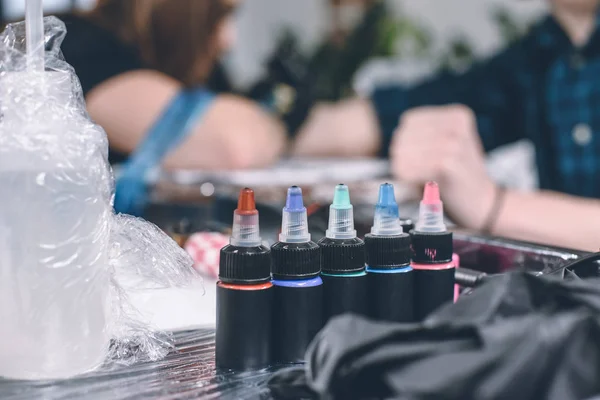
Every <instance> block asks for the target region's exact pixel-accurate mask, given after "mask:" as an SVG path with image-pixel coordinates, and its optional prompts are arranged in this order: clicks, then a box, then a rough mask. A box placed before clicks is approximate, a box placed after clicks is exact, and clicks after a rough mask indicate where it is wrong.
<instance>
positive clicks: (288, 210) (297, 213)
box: [279, 186, 310, 243]
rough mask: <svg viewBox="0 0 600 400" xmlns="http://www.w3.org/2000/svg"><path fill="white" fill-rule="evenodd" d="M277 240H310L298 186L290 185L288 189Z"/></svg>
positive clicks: (296, 241)
mask: <svg viewBox="0 0 600 400" xmlns="http://www.w3.org/2000/svg"><path fill="white" fill-rule="evenodd" d="M279 241H280V242H283V243H307V242H310V233H309V231H308V217H307V215H306V208H305V207H304V200H303V198H302V189H300V188H299V187H298V186H292V187H290V188H289V189H288V192H287V199H286V202H285V207H284V208H283V217H282V221H281V233H280V234H279Z"/></svg>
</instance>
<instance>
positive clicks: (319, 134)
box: [292, 98, 381, 157]
mask: <svg viewBox="0 0 600 400" xmlns="http://www.w3.org/2000/svg"><path fill="white" fill-rule="evenodd" d="M380 146H381V138H380V131H379V125H378V123H377V117H376V115H375V111H374V109H373V106H372V104H371V102H370V101H369V100H366V99H358V98H357V99H352V100H347V101H344V102H341V103H339V104H336V105H328V104H319V105H317V106H316V107H315V108H314V109H313V110H312V112H311V114H310V116H309V118H308V120H307V122H306V123H305V124H304V125H303V127H302V128H301V129H300V132H299V133H298V135H297V136H296V140H295V141H294V143H293V146H292V154H293V155H296V156H303V157H307V156H308V157H361V156H374V155H376V154H377V153H378V151H379V148H380Z"/></svg>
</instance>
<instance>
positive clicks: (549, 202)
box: [493, 191, 600, 251]
mask: <svg viewBox="0 0 600 400" xmlns="http://www.w3.org/2000/svg"><path fill="white" fill-rule="evenodd" d="M599 221H600V201H598V200H591V199H584V198H580V197H574V196H569V195H565V194H560V193H556V192H533V193H525V192H517V191H509V192H507V194H506V198H505V200H504V205H503V207H502V209H501V211H500V213H499V215H498V220H497V222H496V224H495V227H494V229H493V233H494V234H496V235H499V236H506V237H511V238H515V239H521V240H527V241H533V242H538V243H544V244H550V245H555V246H561V247H567V248H573V249H579V250H587V251H598V250H599V249H600V223H599Z"/></svg>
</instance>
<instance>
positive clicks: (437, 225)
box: [415, 182, 447, 233]
mask: <svg viewBox="0 0 600 400" xmlns="http://www.w3.org/2000/svg"><path fill="white" fill-rule="evenodd" d="M446 230H447V229H446V225H445V224H444V204H443V203H442V200H441V198H440V188H439V186H438V184H437V183H436V182H427V184H426V185H425V190H424V191H423V200H421V204H420V206H419V221H417V225H416V226H415V231H417V232H425V233H441V232H446Z"/></svg>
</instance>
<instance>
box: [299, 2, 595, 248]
mask: <svg viewBox="0 0 600 400" xmlns="http://www.w3.org/2000/svg"><path fill="white" fill-rule="evenodd" d="M548 1H549V4H550V7H551V15H550V16H548V17H547V18H545V19H544V20H542V21H541V22H540V23H539V24H537V26H535V27H534V28H533V29H532V30H531V31H530V32H529V34H528V35H527V36H526V37H525V38H523V39H522V40H520V41H519V42H517V43H516V44H514V45H513V46H511V47H510V48H508V49H507V50H505V51H503V52H502V53H500V54H499V55H497V56H495V57H493V58H492V59H490V60H488V61H486V62H484V63H482V64H480V65H478V66H476V67H474V68H472V69H471V70H470V71H468V72H467V73H465V74H463V75H460V76H454V77H447V76H446V77H440V78H433V79H432V80H430V81H427V82H425V83H422V84H420V85H417V86H415V87H412V88H402V87H384V88H379V89H378V90H376V91H375V92H374V94H373V95H372V97H371V98H370V99H355V100H350V101H346V102H344V103H341V104H338V105H321V106H318V107H316V108H315V109H314V110H313V112H312V115H311V117H310V118H309V120H308V121H307V122H306V123H305V125H304V126H303V128H302V129H301V131H300V132H299V134H298V136H297V141H296V143H295V147H294V152H295V154H298V155H320V156H334V155H338V156H347V157H351V156H362V155H377V154H380V155H383V156H388V155H389V157H390V158H391V161H392V168H393V172H394V174H395V176H396V177H397V178H399V179H400V180H402V181H404V182H409V183H414V184H423V183H424V182H426V181H428V180H437V181H439V183H440V186H441V188H442V190H443V196H444V201H445V204H446V207H447V209H448V212H449V214H450V215H451V216H452V218H453V219H454V220H455V222H457V223H458V224H459V225H461V226H463V227H466V228H470V229H473V230H481V231H484V232H487V233H492V234H496V235H501V236H508V237H513V238H517V239H523V240H531V241H537V242H542V243H548V244H554V245H561V246H567V247H573V248H580V249H586V250H593V251H597V250H598V248H599V247H600V223H599V221H600V201H598V200H597V199H598V198H600V136H598V135H600V13H599V9H598V7H599V3H600V1H599V0H548ZM523 138H527V139H530V140H531V141H532V142H533V143H534V145H535V148H536V161H537V166H538V170H539V180H540V187H541V190H540V191H538V192H533V193H525V192H518V191H512V190H505V189H503V188H500V187H498V186H497V185H496V184H495V183H494V182H493V181H492V180H491V179H490V177H489V176H488V174H487V172H486V165H485V160H484V151H489V150H492V149H494V148H496V147H499V146H501V145H504V144H508V143H511V142H515V141H517V140H519V139H523Z"/></svg>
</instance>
